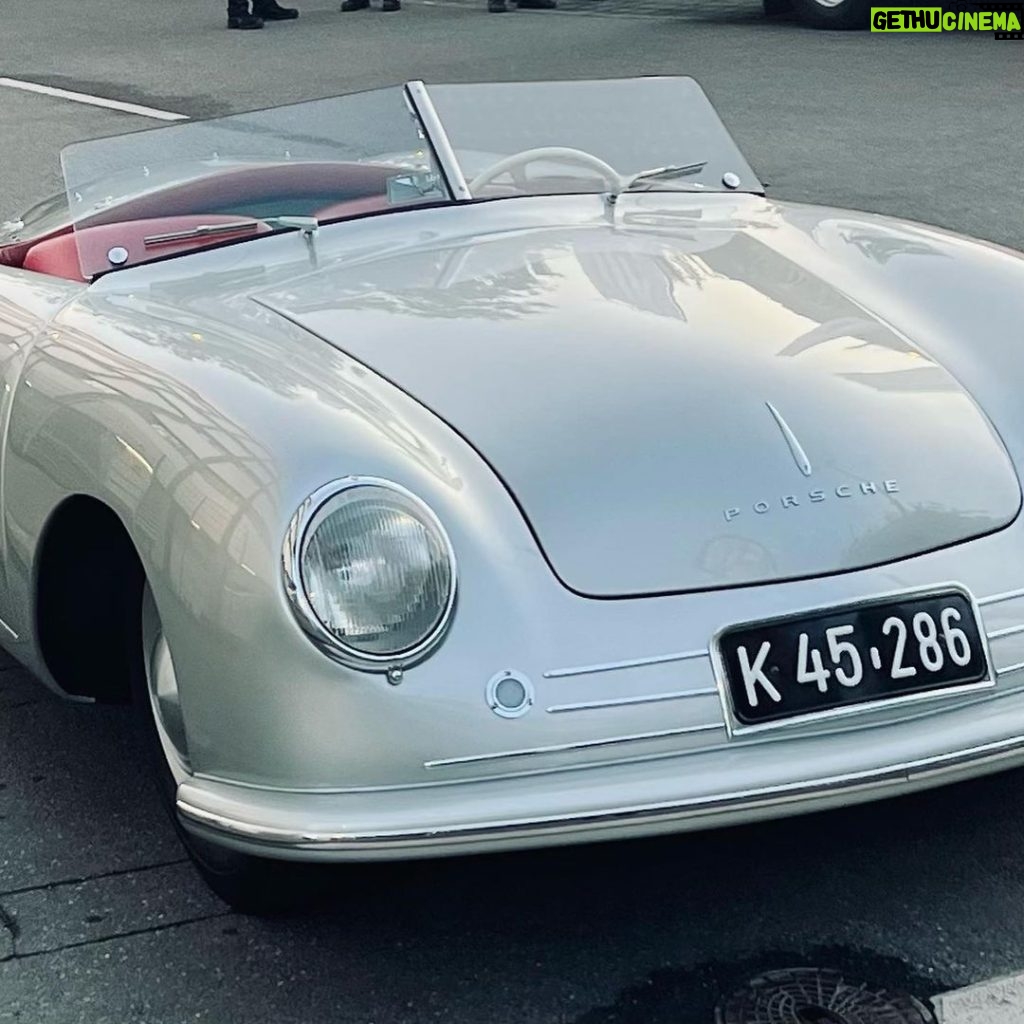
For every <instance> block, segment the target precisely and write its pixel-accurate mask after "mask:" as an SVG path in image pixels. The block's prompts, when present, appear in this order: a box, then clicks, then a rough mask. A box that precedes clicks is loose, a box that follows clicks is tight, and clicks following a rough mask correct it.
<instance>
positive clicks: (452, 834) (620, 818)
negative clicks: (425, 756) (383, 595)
mask: <svg viewBox="0 0 1024 1024" xmlns="http://www.w3.org/2000/svg"><path fill="white" fill-rule="evenodd" d="M1014 755H1018V756H1024V736H1014V737H1011V738H1009V739H1006V740H999V741H997V742H993V743H987V744H984V745H981V746H977V747H970V748H967V749H965V750H959V751H955V752H952V753H949V754H940V755H936V756H934V757H927V758H921V759H919V760H916V761H907V762H904V763H902V764H895V765H889V766H887V767H885V768H876V769H871V770H868V771H864V772H852V773H849V774H845V775H835V776H831V777H827V778H821V779H814V780H812V781H808V782H795V783H787V784H785V785H779V786H768V787H764V788H761V789H750V790H743V791H739V792H733V793H725V794H716V795H712V796H704V797H694V798H692V799H688V800H680V801H670V802H663V803H653V804H641V805H635V806H629V807H617V808H610V809H607V810H595V811H582V812H579V813H577V814H568V815H556V816H548V817H534V818H517V819H513V820H499V821H491V822H483V823H480V824H476V823H474V824H461V825H460V824H453V825H439V826H437V827H436V828H430V829H422V830H418V831H407V830H389V831H380V832H356V831H346V832H323V831H315V830H302V831H296V830H294V829H288V828H278V827H275V826H273V825H262V824H256V823H253V822H250V821H244V820H242V819H240V818H233V817H229V816H227V815H225V814H222V813H217V812H214V811H210V810H207V809H206V808H203V807H199V806H196V805H195V804H194V803H191V802H190V801H189V793H188V790H189V789H190V788H193V787H192V786H191V785H190V784H189V783H183V784H182V785H181V786H179V787H178V797H177V808H178V813H179V815H181V817H182V818H183V819H186V823H187V822H188V821H191V822H194V823H196V824H199V825H200V826H205V827H206V828H209V829H212V830H213V831H215V832H220V833H222V834H224V835H225V836H231V837H235V838H237V839H242V840H249V841H252V842H256V843H262V844H266V845H268V846H271V847H273V846H278V847H291V848H294V849H298V850H301V849H334V850H345V849H350V850H356V849H361V848H362V849H366V848H372V847H378V848H380V849H381V850H385V849H388V848H392V849H393V848H395V847H402V846H412V847H414V846H416V845H421V844H433V845H437V844H443V843H445V842H446V841H447V842H451V843H463V842H467V841H473V840H478V841H485V840H500V839H502V838H508V839H514V838H517V837H519V838H524V839H525V838H527V837H529V836H531V835H533V836H535V835H543V834H544V833H556V834H557V833H558V832H559V831H564V830H571V831H579V830H587V829H591V830H597V829H600V828H602V827H606V826H619V825H623V826H625V825H630V824H635V823H638V822H642V821H649V822H652V823H653V822H656V821H658V820H667V819H672V818H687V817H695V816H699V815H702V814H703V815H709V814H713V813H716V812H721V813H724V812H729V811H742V810H745V809H756V808H758V807H759V806H767V805H771V804H783V803H792V802H795V801H798V800H802V799H803V800H811V799H813V798H815V797H828V796H831V795H833V794H835V793H836V792H837V791H842V790H850V789H856V788H874V787H878V788H881V787H883V786H887V785H896V784H899V783H906V784H910V783H914V782H918V781H922V780H924V779H926V778H927V777H928V776H930V775H940V774H942V773H946V772H951V771H953V770H955V769H957V768H961V767H963V768H972V767H973V768H979V767H984V766H985V765H986V764H992V763H994V762H998V761H1000V760H1003V759H1009V758H1012V757H1013V756H1014Z"/></svg>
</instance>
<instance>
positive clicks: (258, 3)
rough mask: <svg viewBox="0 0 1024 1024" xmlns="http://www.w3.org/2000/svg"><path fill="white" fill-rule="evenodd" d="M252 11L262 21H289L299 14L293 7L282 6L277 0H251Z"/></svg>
mask: <svg viewBox="0 0 1024 1024" xmlns="http://www.w3.org/2000/svg"><path fill="white" fill-rule="evenodd" d="M252 13H253V14H255V15H256V17H257V18H262V19H263V20H264V21H291V20H292V19H293V18H297V17H298V16H299V12H298V11H297V10H296V9H295V8H294V7H282V6H281V5H280V4H279V3H278V2H277V0H252Z"/></svg>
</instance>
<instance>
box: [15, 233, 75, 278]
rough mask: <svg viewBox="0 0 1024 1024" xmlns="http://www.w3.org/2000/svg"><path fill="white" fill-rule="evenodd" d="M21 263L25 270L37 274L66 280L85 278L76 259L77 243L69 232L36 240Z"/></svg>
mask: <svg viewBox="0 0 1024 1024" xmlns="http://www.w3.org/2000/svg"><path fill="white" fill-rule="evenodd" d="M21 265H22V267H23V268H24V269H25V270H34V271H35V272H36V273H37V274H49V275H50V276H51V277H63V278H65V279H66V280H68V281H84V280H85V275H84V274H83V273H82V264H81V263H80V262H79V259H78V244H77V242H76V241H75V236H74V234H72V233H70V232H69V233H68V234H65V235H56V236H54V237H53V238H47V239H46V240H45V241H43V242H36V244H35V245H33V246H32V247H31V248H30V249H29V250H28V252H26V253H25V256H24V259H23V260H22V264H21Z"/></svg>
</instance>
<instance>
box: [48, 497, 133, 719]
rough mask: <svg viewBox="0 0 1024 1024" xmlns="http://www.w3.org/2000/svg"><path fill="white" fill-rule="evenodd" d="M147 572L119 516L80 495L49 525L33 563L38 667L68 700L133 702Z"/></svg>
mask: <svg viewBox="0 0 1024 1024" xmlns="http://www.w3.org/2000/svg"><path fill="white" fill-rule="evenodd" d="M144 580H145V573H144V571H143V567H142V561H141V559H140V557H139V553H138V551H137V549H136V547H135V544H134V543H133V541H132V539H131V536H130V534H129V532H128V529H127V528H126V527H125V525H124V523H123V521H122V520H121V518H120V516H119V515H118V514H117V513H116V512H115V511H114V510H113V509H112V508H111V507H110V506H109V505H107V504H106V503H105V502H103V501H101V500H99V499H97V498H94V497H91V496H89V495H85V494H76V495H72V496H70V497H68V498H65V499H64V500H63V501H62V502H61V503H60V505H58V506H57V507H56V508H55V509H54V510H53V511H52V512H51V514H50V516H49V518H48V519H47V522H46V525H45V527H44V529H43V531H42V535H41V540H40V546H39V553H38V557H37V559H36V566H35V574H34V587H33V595H34V602H33V605H34V607H33V611H34V626H35V635H36V640H37V645H38V649H39V653H40V655H41V657H42V660H43V662H44V664H45V666H46V668H47V670H48V671H49V673H50V675H51V676H52V677H53V680H54V682H56V683H57V685H58V686H59V687H60V688H61V689H62V690H63V691H64V692H65V693H68V694H71V695H73V696H77V697H86V698H91V699H93V700H97V701H101V702H105V703H123V702H126V701H128V700H129V698H130V678H131V670H132V662H131V659H132V657H134V656H135V653H136V652H135V650H134V647H133V640H134V638H135V637H136V636H137V630H138V617H139V614H140V607H141V595H142V587H143V583H144Z"/></svg>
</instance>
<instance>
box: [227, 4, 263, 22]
mask: <svg viewBox="0 0 1024 1024" xmlns="http://www.w3.org/2000/svg"><path fill="white" fill-rule="evenodd" d="M228 28H263V19H262V18H258V17H256V15H254V14H250V13H249V0H228Z"/></svg>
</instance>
